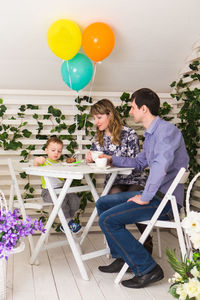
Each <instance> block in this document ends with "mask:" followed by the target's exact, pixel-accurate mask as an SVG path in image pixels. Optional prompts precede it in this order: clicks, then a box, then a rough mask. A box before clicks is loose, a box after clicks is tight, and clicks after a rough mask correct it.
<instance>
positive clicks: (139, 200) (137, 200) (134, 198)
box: [127, 195, 149, 205]
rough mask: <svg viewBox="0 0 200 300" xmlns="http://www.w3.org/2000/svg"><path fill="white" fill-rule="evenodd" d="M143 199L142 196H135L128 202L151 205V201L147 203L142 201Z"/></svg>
mask: <svg viewBox="0 0 200 300" xmlns="http://www.w3.org/2000/svg"><path fill="white" fill-rule="evenodd" d="M141 197H142V195H136V196H134V197H132V198H129V199H128V200H127V202H135V203H137V204H139V205H145V204H149V201H146V202H144V201H142V200H141Z"/></svg>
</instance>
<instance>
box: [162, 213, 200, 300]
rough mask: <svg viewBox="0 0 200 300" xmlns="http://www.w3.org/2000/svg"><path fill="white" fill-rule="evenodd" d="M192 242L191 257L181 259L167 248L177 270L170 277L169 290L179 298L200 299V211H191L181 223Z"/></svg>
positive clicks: (182, 299)
mask: <svg viewBox="0 0 200 300" xmlns="http://www.w3.org/2000/svg"><path fill="white" fill-rule="evenodd" d="M181 225H182V227H183V228H184V230H185V233H186V234H187V235H188V237H189V239H190V241H191V242H192V245H193V247H192V253H191V259H189V258H186V259H185V261H183V260H181V261H179V260H178V259H177V257H176V252H175V250H174V251H170V250H169V249H167V251H166V253H167V256H168V259H169V260H168V262H169V264H170V265H171V267H172V268H173V270H174V271H175V272H176V273H175V274H174V276H173V277H172V278H170V279H169V282H170V283H171V286H170V289H169V292H170V294H171V295H172V296H173V297H174V298H177V299H181V300H199V299H200V213H198V212H194V211H192V212H190V213H189V214H188V216H187V217H186V218H184V219H183V221H182V223H181Z"/></svg>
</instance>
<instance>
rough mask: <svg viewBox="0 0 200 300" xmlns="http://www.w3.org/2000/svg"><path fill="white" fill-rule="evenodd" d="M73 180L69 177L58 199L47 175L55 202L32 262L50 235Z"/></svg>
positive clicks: (33, 253)
mask: <svg viewBox="0 0 200 300" xmlns="http://www.w3.org/2000/svg"><path fill="white" fill-rule="evenodd" d="M72 180H73V179H67V180H66V182H65V184H64V186H63V189H62V190H61V193H60V195H59V197H58V199H57V197H56V193H55V191H54V189H53V188H52V187H51V184H50V181H49V178H48V177H45V181H46V184H47V187H48V188H49V192H50V195H51V197H52V201H53V203H54V208H53V209H52V212H51V214H50V216H49V219H48V221H47V224H46V226H45V230H46V231H45V233H44V234H43V233H42V234H41V236H40V238H39V240H38V242H37V244H36V247H35V249H34V250H33V251H32V255H31V259H30V264H33V263H34V262H35V260H36V258H37V256H38V254H39V252H40V249H41V247H42V245H43V244H44V241H45V239H46V238H47V236H48V233H49V231H50V229H51V226H52V224H53V221H54V220H55V218H56V216H57V214H58V211H59V209H60V207H61V205H62V202H63V199H64V197H65V194H66V191H67V190H68V189H69V187H70V185H71V183H72Z"/></svg>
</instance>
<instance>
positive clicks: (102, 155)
mask: <svg viewBox="0 0 200 300" xmlns="http://www.w3.org/2000/svg"><path fill="white" fill-rule="evenodd" d="M103 157H105V158H107V165H110V164H111V163H112V156H111V155H106V154H101V155H99V158H103Z"/></svg>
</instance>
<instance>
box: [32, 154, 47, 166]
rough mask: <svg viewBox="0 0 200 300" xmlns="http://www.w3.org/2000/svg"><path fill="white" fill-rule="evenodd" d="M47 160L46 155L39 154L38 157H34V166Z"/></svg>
mask: <svg viewBox="0 0 200 300" xmlns="http://www.w3.org/2000/svg"><path fill="white" fill-rule="evenodd" d="M45 161H46V158H45V157H43V156H39V157H36V158H35V159H34V163H33V165H34V166H40V165H43V164H44V163H45Z"/></svg>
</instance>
